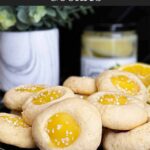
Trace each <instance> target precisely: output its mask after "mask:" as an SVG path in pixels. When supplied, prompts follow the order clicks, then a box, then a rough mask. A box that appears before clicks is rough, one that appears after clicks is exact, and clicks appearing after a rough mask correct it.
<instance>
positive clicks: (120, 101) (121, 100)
mask: <svg viewBox="0 0 150 150" xmlns="http://www.w3.org/2000/svg"><path fill="white" fill-rule="evenodd" d="M127 101H128V99H127V97H126V96H123V95H118V94H115V95H114V94H106V95H103V96H101V97H100V98H99V103H100V104H102V105H125V104H127Z"/></svg>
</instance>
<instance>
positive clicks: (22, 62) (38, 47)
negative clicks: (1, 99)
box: [0, 28, 59, 91]
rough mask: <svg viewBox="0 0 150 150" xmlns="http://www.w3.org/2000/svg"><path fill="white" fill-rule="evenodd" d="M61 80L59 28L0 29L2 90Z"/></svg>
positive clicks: (0, 79) (0, 76) (49, 83)
mask: <svg viewBox="0 0 150 150" xmlns="http://www.w3.org/2000/svg"><path fill="white" fill-rule="evenodd" d="M32 83H34V84H47V85H58V83H59V33H58V29H56V28H55V29H51V30H41V31H31V32H0V89H1V90H5V91H6V90H8V89H10V88H12V87H15V86H18V85H21V84H32Z"/></svg>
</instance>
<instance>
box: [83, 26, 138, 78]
mask: <svg viewBox="0 0 150 150" xmlns="http://www.w3.org/2000/svg"><path fill="white" fill-rule="evenodd" d="M137 40H138V36H137V34H136V31H135V24H133V23H130V24H99V25H95V26H90V27H87V28H86V30H85V31H84V33H83V35H82V51H81V75H83V76H91V77H93V76H97V74H99V73H100V72H102V71H104V70H106V69H109V68H111V67H114V66H116V65H124V64H130V63H134V62H136V61H137Z"/></svg>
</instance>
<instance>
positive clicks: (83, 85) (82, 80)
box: [63, 76, 97, 95]
mask: <svg viewBox="0 0 150 150" xmlns="http://www.w3.org/2000/svg"><path fill="white" fill-rule="evenodd" d="M63 86H65V87H68V88H70V89H71V90H73V91H74V93H76V94H81V95H90V94H92V93H95V92H96V91H97V89H96V84H95V79H93V78H90V77H78V76H71V77H69V78H68V79H66V80H65V82H64V83H63Z"/></svg>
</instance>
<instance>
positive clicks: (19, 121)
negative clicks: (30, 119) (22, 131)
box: [0, 115, 29, 128]
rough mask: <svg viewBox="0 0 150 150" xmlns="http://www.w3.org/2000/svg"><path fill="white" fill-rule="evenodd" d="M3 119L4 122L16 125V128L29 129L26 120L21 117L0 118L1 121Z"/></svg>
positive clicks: (6, 116)
mask: <svg viewBox="0 0 150 150" xmlns="http://www.w3.org/2000/svg"><path fill="white" fill-rule="evenodd" d="M1 119H3V120H4V121H7V122H8V123H10V124H12V125H14V126H15V127H23V128H27V127H29V126H28V125H27V124H26V123H25V122H24V120H23V119H22V118H21V117H19V116H9V115H5V116H0V120H1Z"/></svg>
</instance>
